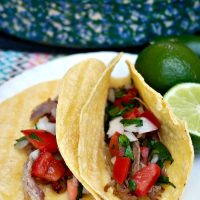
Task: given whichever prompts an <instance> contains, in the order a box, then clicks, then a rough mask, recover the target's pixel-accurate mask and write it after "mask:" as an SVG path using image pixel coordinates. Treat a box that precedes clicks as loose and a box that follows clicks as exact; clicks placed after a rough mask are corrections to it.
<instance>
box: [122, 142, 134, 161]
mask: <svg viewBox="0 0 200 200" xmlns="http://www.w3.org/2000/svg"><path fill="white" fill-rule="evenodd" d="M124 155H125V157H128V158H130V159H131V160H134V155H133V151H132V149H131V146H130V145H128V146H127V147H126V149H125V154H124Z"/></svg>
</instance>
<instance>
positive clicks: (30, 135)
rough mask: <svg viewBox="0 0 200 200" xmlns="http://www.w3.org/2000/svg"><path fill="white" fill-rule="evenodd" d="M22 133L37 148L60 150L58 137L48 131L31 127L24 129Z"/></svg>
mask: <svg viewBox="0 0 200 200" xmlns="http://www.w3.org/2000/svg"><path fill="white" fill-rule="evenodd" d="M22 133H23V134H24V135H25V136H26V138H27V139H28V141H29V142H30V143H31V144H32V145H33V146H34V147H35V148H36V149H40V150H45V151H48V152H56V151H57V150H58V145H57V142H56V137H55V136H54V135H52V134H51V133H49V132H47V131H44V130H38V129H29V130H22Z"/></svg>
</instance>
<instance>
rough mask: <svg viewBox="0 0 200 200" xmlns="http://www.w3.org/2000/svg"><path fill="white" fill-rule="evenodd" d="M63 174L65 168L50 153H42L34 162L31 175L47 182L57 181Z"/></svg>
mask: <svg viewBox="0 0 200 200" xmlns="http://www.w3.org/2000/svg"><path fill="white" fill-rule="evenodd" d="M64 173H65V167H64V165H63V164H62V162H60V161H59V160H56V159H55V158H54V157H53V155H52V154H51V153H50V152H47V151H42V152H41V153H40V155H39V157H38V158H37V159H36V160H35V161H34V163H33V166H32V171H31V175H32V176H34V177H38V178H41V179H45V180H47V181H57V180H58V179H60V178H61V177H62V176H63V175H64Z"/></svg>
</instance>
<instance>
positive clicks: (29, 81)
mask: <svg viewBox="0 0 200 200" xmlns="http://www.w3.org/2000/svg"><path fill="white" fill-rule="evenodd" d="M115 55H116V53H115V52H96V53H85V54H76V55H71V56H66V57H62V58H58V59H56V60H53V61H50V62H48V63H45V64H42V65H40V66H38V67H35V68H33V69H30V70H27V71H26V72H24V73H22V74H20V75H18V76H16V77H15V78H13V79H12V80H10V81H8V82H6V83H4V84H3V85H2V86H0V102H1V101H3V100H5V99H7V98H8V97H11V96H13V95H15V94H16V93H18V92H20V91H22V90H23V89H25V88H28V87H30V86H32V85H35V84H37V83H40V82H45V81H49V80H54V79H58V78H61V77H62V76H63V75H64V73H66V71H67V70H68V69H69V68H70V67H72V66H73V65H74V64H76V63H78V62H80V61H82V60H85V59H87V58H97V59H100V60H102V61H103V62H104V63H105V64H108V63H109V61H110V60H111V59H112V58H113V57H114V56H115ZM126 59H129V60H131V61H132V62H133V63H134V61H135V59H136V55H133V54H127V53H125V54H124V56H123V59H122V60H121V61H120V63H119V64H118V66H119V67H117V68H116V69H115V71H114V73H113V76H118V77H123V76H126V75H127V74H128V70H127V68H126V67H124V66H125V65H124V60H126ZM121 65H122V66H123V67H122V66H121ZM120 66H121V67H120ZM182 200H200V157H199V156H198V157H197V156H196V158H195V162H194V165H193V169H192V173H191V175H190V178H189V181H188V183H187V186H186V189H185V192H184V194H183V197H182Z"/></svg>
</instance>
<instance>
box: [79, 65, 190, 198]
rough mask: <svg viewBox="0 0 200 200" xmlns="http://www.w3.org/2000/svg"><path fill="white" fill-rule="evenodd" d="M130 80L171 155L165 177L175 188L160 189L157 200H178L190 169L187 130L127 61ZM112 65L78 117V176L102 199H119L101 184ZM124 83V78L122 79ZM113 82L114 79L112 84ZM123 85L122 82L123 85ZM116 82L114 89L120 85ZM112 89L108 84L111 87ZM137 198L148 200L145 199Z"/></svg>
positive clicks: (105, 174)
mask: <svg viewBox="0 0 200 200" xmlns="http://www.w3.org/2000/svg"><path fill="white" fill-rule="evenodd" d="M127 64H128V66H129V70H130V77H131V78H132V79H133V82H134V85H135V86H136V88H137V89H138V91H139V94H140V96H141V98H142V99H143V101H144V102H145V104H146V105H147V107H148V109H150V110H151V111H152V112H153V114H154V115H155V116H156V117H157V118H158V119H159V120H160V123H161V128H160V131H159V137H160V139H161V142H162V143H163V144H164V145H166V147H167V148H168V150H169V151H170V152H171V154H172V157H173V159H174V162H173V164H172V165H168V166H167V167H166V168H167V174H168V176H169V178H170V181H171V182H172V183H174V184H175V185H176V189H174V188H173V187H171V186H164V187H165V190H164V192H163V193H162V195H161V197H160V200H178V199H180V197H181V195H182V192H183V189H184V187H185V185H186V182H187V179H188V176H189V173H190V171H191V168H192V164H193V159H194V151H193V147H192V143H191V139H190V137H189V133H188V129H187V126H186V124H185V123H184V122H183V121H180V120H178V119H177V118H176V117H175V115H174V114H173V112H172V111H171V109H170V107H169V105H168V104H167V103H166V102H165V101H164V100H163V98H162V96H161V95H160V94H158V93H157V92H156V91H154V90H153V89H152V88H151V87H150V86H148V85H147V84H146V83H145V82H144V79H143V78H142V76H141V75H140V74H139V73H138V72H137V71H136V70H135V68H134V66H133V65H132V64H131V63H130V62H129V61H127ZM113 67H114V66H110V68H108V69H107V70H106V72H105V73H104V75H103V76H102V77H101V79H100V80H99V82H98V83H97V85H96V87H95V89H94V90H93V93H92V94H91V96H90V98H89V99H88V102H87V103H86V104H85V106H84V107H83V109H82V112H81V116H80V139H79V168H80V174H81V177H82V178H83V179H84V180H85V181H86V182H87V183H88V184H89V185H90V187H92V188H93V190H95V191H96V192H97V193H98V194H99V195H100V196H101V197H102V198H104V199H109V200H111V199H119V198H118V197H117V196H115V195H114V194H113V189H112V188H109V190H108V192H105V191H104V187H105V185H106V184H107V183H108V182H110V180H111V169H110V167H109V165H108V161H109V159H110V158H109V157H107V156H106V155H107V153H106V150H107V148H106V144H105V142H104V114H105V106H106V101H107V95H108V89H109V87H110V86H111V85H110V84H111V83H113V81H110V75H111V72H112V69H113ZM124 80H125V81H126V82H127V79H124ZM114 82H115V83H116V80H115V81H114ZM124 83H125V82H124ZM124 83H123V80H119V83H117V87H119V85H123V84H124ZM113 86H115V85H113V84H112V87H113ZM139 199H149V198H148V197H144V198H139Z"/></svg>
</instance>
